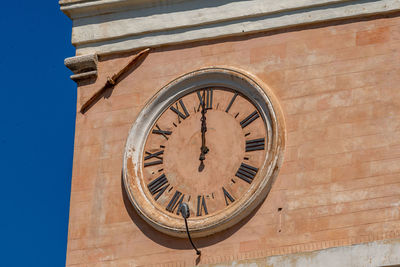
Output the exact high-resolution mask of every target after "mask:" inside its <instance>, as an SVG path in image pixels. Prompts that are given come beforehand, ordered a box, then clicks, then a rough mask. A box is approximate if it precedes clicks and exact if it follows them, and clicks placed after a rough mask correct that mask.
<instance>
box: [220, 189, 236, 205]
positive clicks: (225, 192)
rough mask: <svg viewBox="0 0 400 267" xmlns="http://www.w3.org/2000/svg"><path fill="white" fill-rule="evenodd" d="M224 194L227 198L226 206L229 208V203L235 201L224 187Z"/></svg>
mask: <svg viewBox="0 0 400 267" xmlns="http://www.w3.org/2000/svg"><path fill="white" fill-rule="evenodd" d="M222 192H223V193H224V198H225V204H226V205H227V206H228V205H229V202H228V200H229V201H230V202H234V201H235V199H234V198H233V197H232V196H231V195H230V194H229V193H228V191H226V189H225V188H224V187H222Z"/></svg>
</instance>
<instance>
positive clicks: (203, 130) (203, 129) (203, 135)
mask: <svg viewBox="0 0 400 267" xmlns="http://www.w3.org/2000/svg"><path fill="white" fill-rule="evenodd" d="M204 96H205V93H204V92H203V101H202V104H201V148H200V151H201V153H200V158H199V159H200V166H199V172H201V171H202V170H203V169H204V162H203V161H204V160H205V159H206V154H207V152H208V147H207V146H206V132H207V124H206V112H207V110H206V108H205V99H204Z"/></svg>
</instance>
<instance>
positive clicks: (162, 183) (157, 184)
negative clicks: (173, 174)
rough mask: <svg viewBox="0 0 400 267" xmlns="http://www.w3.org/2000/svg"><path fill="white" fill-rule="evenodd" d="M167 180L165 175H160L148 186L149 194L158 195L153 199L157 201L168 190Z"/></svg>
mask: <svg viewBox="0 0 400 267" xmlns="http://www.w3.org/2000/svg"><path fill="white" fill-rule="evenodd" d="M168 186H169V184H168V179H167V177H165V174H162V175H161V176H159V177H158V178H156V179H154V180H153V181H151V182H150V183H149V184H148V185H147V188H148V189H149V191H150V194H151V195H153V196H154V194H156V193H158V194H157V195H156V196H155V197H154V199H155V200H157V199H158V198H159V197H160V196H161V195H162V194H163V193H164V191H165V190H166V189H167V188H168Z"/></svg>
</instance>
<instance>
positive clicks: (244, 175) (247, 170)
mask: <svg viewBox="0 0 400 267" xmlns="http://www.w3.org/2000/svg"><path fill="white" fill-rule="evenodd" d="M257 171H258V169H257V168H256V167H253V166H250V165H248V164H245V163H242V164H240V167H239V169H238V171H237V172H236V174H235V176H237V177H239V178H240V179H242V180H243V181H245V182H247V183H249V184H251V182H252V181H253V179H254V176H256V174H257Z"/></svg>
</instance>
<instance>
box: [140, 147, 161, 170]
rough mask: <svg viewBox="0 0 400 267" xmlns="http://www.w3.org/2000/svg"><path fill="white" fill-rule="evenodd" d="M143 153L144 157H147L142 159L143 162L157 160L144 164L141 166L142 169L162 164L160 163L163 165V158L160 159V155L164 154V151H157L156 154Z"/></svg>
mask: <svg viewBox="0 0 400 267" xmlns="http://www.w3.org/2000/svg"><path fill="white" fill-rule="evenodd" d="M145 153H146V155H147V156H145V157H144V160H145V161H146V160H149V159H152V158H156V159H158V160H155V161H150V162H145V163H144V164H143V165H144V167H148V166H153V165H158V164H162V163H163V158H162V156H161V155H162V154H164V150H161V151H158V152H156V153H150V152H147V151H145Z"/></svg>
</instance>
